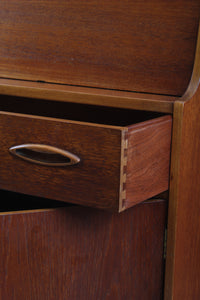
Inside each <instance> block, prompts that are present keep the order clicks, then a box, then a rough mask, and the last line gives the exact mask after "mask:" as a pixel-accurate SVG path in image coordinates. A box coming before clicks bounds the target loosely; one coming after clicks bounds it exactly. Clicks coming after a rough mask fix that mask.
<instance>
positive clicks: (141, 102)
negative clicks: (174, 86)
mask: <svg viewBox="0 0 200 300" xmlns="http://www.w3.org/2000/svg"><path fill="white" fill-rule="evenodd" d="M0 93H1V94H2V95H10V96H18V97H24V98H25V97H26V98H27V97H28V99H29V101H30V99H39V100H41V99H44V100H54V101H62V102H73V103H83V104H84V103H85V104H93V105H101V106H109V107H118V108H128V109H140V110H146V111H158V112H164V113H172V112H173V102H174V101H175V100H176V99H177V97H173V96H164V95H155V94H144V93H135V92H125V91H117V90H107V89H97V88H87V87H77V86H68V85H61V84H55V83H54V84H49V83H44V82H31V81H23V80H13V79H3V78H0ZM28 99H27V100H28Z"/></svg>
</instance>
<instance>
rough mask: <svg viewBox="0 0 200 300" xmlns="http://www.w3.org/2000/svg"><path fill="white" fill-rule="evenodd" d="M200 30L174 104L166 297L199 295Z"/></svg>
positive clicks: (187, 299)
mask: <svg viewBox="0 0 200 300" xmlns="http://www.w3.org/2000/svg"><path fill="white" fill-rule="evenodd" d="M199 47H200V31H199V39H198V45H197V52H196V60H195V65H194V72H193V77H192V79H191V85H190V86H189V87H188V91H187V93H186V94H185V95H184V96H183V98H182V101H177V102H175V105H174V125H173V128H174V129H173V139H172V164H171V183H170V198H169V220H168V243H167V244H168V246H167V263H166V279H165V299H166V300H171V299H173V300H179V299H183V300H193V299H195V300H197V299H199V298H200V238H199V237H200V235H199V232H200V222H199V220H200V219H199V216H200V202H199V198H200V184H199V182H200V171H199V170H200V169H199V166H200V134H199V133H200V122H199V115H200V85H199V82H200V72H199V70H200V52H199V49H200V48H199Z"/></svg>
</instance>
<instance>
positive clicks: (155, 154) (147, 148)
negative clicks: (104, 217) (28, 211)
mask: <svg viewBox="0 0 200 300" xmlns="http://www.w3.org/2000/svg"><path fill="white" fill-rule="evenodd" d="M170 141H171V117H169V116H164V117H160V118H156V119H154V120H149V121H146V122H142V123H138V124H134V125H130V126H126V127H117V126H111V125H110V126H109V125H98V124H92V123H85V122H78V121H68V120H61V119H54V118H47V117H38V116H30V115H22V114H15V113H5V112H4V113H3V112H2V113H1V114H0V160H1V162H3V163H2V164H1V166H0V188H2V189H6V190H11V191H14V192H21V193H24V194H30V195H34V196H40V197H46V198H50V199H54V200H59V201H64V202H70V203H76V204H80V205H86V206H92V207H96V208H101V209H106V210H112V211H122V210H125V209H127V208H129V207H131V206H133V205H135V204H136V203H139V202H142V201H144V200H146V199H148V198H150V197H153V196H155V195H156V194H159V193H161V192H163V191H165V190H167V189H168V177H169V158H170ZM22 145H23V148H20V147H21V146H22ZM44 147H45V148H44ZM11 150H12V152H11ZM63 150H64V151H65V153H64V154H65V155H67V156H70V157H71V156H72V163H73V162H74V161H75V164H70V165H68V158H67V165H65V163H66V160H64V165H63V158H65V156H63V152H62V151H63ZM13 151H14V153H13ZM51 151H55V154H53V155H52V152H51ZM66 151H67V154H66ZM69 153H70V155H69ZM13 154H15V155H13ZM61 155H62V156H61ZM18 156H19V157H18ZM52 156H53V159H52ZM60 156H61V160H60ZM44 157H45V158H44ZM74 157H75V158H74ZM22 158H23V159H22ZM33 162H34V163H33ZM35 162H37V163H35Z"/></svg>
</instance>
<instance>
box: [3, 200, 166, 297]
mask: <svg viewBox="0 0 200 300" xmlns="http://www.w3.org/2000/svg"><path fill="white" fill-rule="evenodd" d="M165 219H166V202H165V201H164V200H154V201H149V202H146V203H143V204H140V205H137V206H135V207H134V208H131V209H129V210H128V211H126V212H123V213H121V214H111V213H109V212H104V211H100V210H95V209H91V208H82V207H78V206H68V207H62V208H61V207H60V208H53V209H52V208H51V209H38V210H24V211H22V210H21V211H15V212H14V211H10V212H6V211H4V212H1V213H0V239H1V243H0V256H1V260H0V272H1V276H0V299H10V300H11V299H12V300H19V299H20V300H29V299H31V300H44V299H45V300H46V299H51V300H54V299H55V300H58V299H59V300H62V299H63V300H94V299H98V300H113V299H116V300H130V299H134V300H141V299H143V300H155V299H156V300H159V299H162V289H163V268H164V260H163V242H164V241H163V239H164V231H165Z"/></svg>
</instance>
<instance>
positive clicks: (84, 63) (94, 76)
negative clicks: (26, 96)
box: [0, 0, 200, 95]
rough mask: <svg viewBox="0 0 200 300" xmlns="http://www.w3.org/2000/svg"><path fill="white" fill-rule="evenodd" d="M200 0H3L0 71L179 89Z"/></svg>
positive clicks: (185, 77)
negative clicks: (85, 1) (87, 0)
mask: <svg viewBox="0 0 200 300" xmlns="http://www.w3.org/2000/svg"><path fill="white" fill-rule="evenodd" d="M199 11H200V3H199V1H198V0H190V1H187V0H182V1H181V2H180V1H179V0H176V1H175V0H174V1H173V2H170V3H169V1H160V0H151V1H148V2H145V5H144V1H134V2H133V1H128V0H127V1H123V2H122V1H118V0H115V1H113V0H112V1H109V2H108V1H106V0H103V1H101V3H99V1H96V0H92V1H90V2H89V3H87V4H86V3H84V2H82V1H75V0H74V1H70V2H67V3H66V1H64V0H61V1H40V2H39V3H38V2H37V3H36V2H35V1H33V0H31V1H28V2H27V1H25V0H20V1H18V0H10V1H6V0H3V1H1V3H0V20H1V23H0V26H1V30H0V40H1V47H0V74H1V75H0V76H1V77H4V78H17V79H23V80H34V81H38V80H39V81H45V82H56V83H64V84H70V85H80V86H89V87H100V88H108V89H118V90H130V91H138V92H147V93H155V94H167V95H182V94H183V93H184V91H185V89H186V88H187V85H188V82H189V80H190V77H191V72H192V67H193V61H194V53H195V43H196V35H197V29H198V21H199V16H200V13H199Z"/></svg>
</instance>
